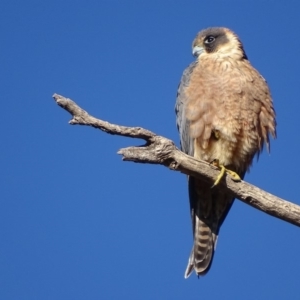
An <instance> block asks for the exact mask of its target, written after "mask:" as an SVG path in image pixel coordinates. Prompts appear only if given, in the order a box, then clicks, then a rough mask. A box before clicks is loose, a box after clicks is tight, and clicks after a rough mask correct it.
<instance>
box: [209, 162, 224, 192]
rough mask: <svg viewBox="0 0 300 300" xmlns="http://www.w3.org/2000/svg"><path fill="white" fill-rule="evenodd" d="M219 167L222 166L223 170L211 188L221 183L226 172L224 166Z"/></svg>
mask: <svg viewBox="0 0 300 300" xmlns="http://www.w3.org/2000/svg"><path fill="white" fill-rule="evenodd" d="M218 167H219V168H221V171H220V174H219V175H218V177H217V179H216V181H215V182H214V184H213V185H212V187H211V188H213V187H215V186H216V185H218V184H219V183H220V181H221V179H222V178H223V176H224V174H225V172H226V169H225V167H224V166H218Z"/></svg>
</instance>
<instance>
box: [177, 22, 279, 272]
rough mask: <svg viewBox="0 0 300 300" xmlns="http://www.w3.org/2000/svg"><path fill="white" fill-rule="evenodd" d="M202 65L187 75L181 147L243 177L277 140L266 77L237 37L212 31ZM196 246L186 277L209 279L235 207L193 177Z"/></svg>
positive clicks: (197, 49)
mask: <svg viewBox="0 0 300 300" xmlns="http://www.w3.org/2000/svg"><path fill="white" fill-rule="evenodd" d="M193 53H194V54H196V56H197V60H196V62H194V63H192V64H191V65H190V66H189V67H188V68H187V69H186V70H185V72H184V74H183V77H182V79H181V83H180V85H179V89H178V95H177V102H176V113H177V126H178V129H179V133H180V140H181V147H182V150H183V151H184V152H186V153H187V154H189V155H192V156H194V157H195V158H197V159H200V160H205V161H207V162H212V161H213V160H215V159H217V160H218V161H219V163H220V164H221V165H223V166H225V167H226V168H228V169H230V170H232V171H234V172H236V173H237V174H239V175H240V177H241V178H243V177H244V175H245V172H246V171H247V170H249V167H250V166H251V162H252V159H253V157H254V156H255V154H259V153H260V152H261V151H262V149H263V145H264V143H265V144H266V145H267V147H268V149H269V135H270V134H271V135H272V136H273V137H276V128H275V127H276V121H275V111H274V108H273V104H272V98H271V94H270V91H269V88H268V85H267V83H266V81H265V80H264V78H263V77H262V76H261V75H260V74H259V73H258V71H257V70H256V69H254V68H253V67H252V66H251V64H250V62H249V60H248V58H247V56H246V53H245V51H244V49H243V45H242V43H241V42H240V40H239V38H238V37H237V35H236V34H235V33H233V32H232V31H231V30H229V29H227V28H208V29H205V30H203V31H201V32H200V33H199V34H198V35H197V36H196V38H195V40H194V42H193ZM189 197H190V207H191V216H192V223H193V235H194V246H193V248H192V252H191V255H190V258H189V263H188V266H187V269H186V273H185V277H188V276H189V275H190V274H191V272H192V271H193V270H195V272H196V273H197V274H198V275H203V274H205V273H206V272H207V271H208V270H209V268H210V265H211V262H212V258H213V255H214V248H215V245H216V241H217V237H218V233H219V229H220V226H221V225H222V222H223V221H224V219H225V217H226V215H227V213H228V211H229V209H230V207H231V205H232V203H233V200H234V198H233V196H232V195H231V194H230V192H227V193H224V192H222V193H221V192H220V191H219V187H218V186H216V187H214V188H213V189H212V188H211V184H207V183H205V182H202V181H201V180H198V179H196V178H193V177H190V178H189Z"/></svg>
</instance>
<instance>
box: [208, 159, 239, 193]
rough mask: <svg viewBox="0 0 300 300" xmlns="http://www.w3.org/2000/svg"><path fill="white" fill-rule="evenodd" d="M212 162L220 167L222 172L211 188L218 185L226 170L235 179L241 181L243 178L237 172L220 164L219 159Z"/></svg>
mask: <svg viewBox="0 0 300 300" xmlns="http://www.w3.org/2000/svg"><path fill="white" fill-rule="evenodd" d="M211 164H212V165H213V166H215V167H218V168H219V169H220V174H219V175H218V177H217V179H216V180H215V182H214V184H213V185H212V187H211V188H213V187H215V186H216V185H218V184H219V183H220V181H221V179H222V178H223V177H224V174H225V172H226V173H227V174H229V175H230V176H231V179H232V180H233V181H241V180H242V179H241V177H240V176H239V175H238V174H237V173H236V172H234V171H231V170H229V169H226V168H225V167H224V166H223V165H220V164H219V160H218V159H214V160H213V161H212V162H211Z"/></svg>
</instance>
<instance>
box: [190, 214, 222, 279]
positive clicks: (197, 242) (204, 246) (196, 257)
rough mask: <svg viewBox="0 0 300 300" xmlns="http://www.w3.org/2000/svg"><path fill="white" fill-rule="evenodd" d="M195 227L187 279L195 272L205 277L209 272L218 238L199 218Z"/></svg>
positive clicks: (196, 219)
mask: <svg viewBox="0 0 300 300" xmlns="http://www.w3.org/2000/svg"><path fill="white" fill-rule="evenodd" d="M194 226H195V227H194V245H193V248H192V251H191V254H190V257H189V261H188V265H187V268H186V270H185V274H184V277H185V278H188V277H189V276H190V275H191V273H192V272H193V270H195V272H196V273H197V274H198V275H204V274H206V272H208V270H209V268H210V266H211V263H212V260H213V256H214V251H215V245H216V242H217V237H218V236H217V235H215V234H214V233H213V232H212V231H211V228H209V226H207V225H206V224H205V223H204V222H203V221H201V220H200V219H199V218H198V217H197V216H196V218H195V223H194Z"/></svg>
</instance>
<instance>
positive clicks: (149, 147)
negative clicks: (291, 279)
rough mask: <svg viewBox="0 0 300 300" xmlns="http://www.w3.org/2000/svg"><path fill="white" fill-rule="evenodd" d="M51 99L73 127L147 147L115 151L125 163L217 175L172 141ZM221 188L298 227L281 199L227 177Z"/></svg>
mask: <svg viewBox="0 0 300 300" xmlns="http://www.w3.org/2000/svg"><path fill="white" fill-rule="evenodd" d="M53 98H54V100H55V101H56V103H57V104H58V105H59V106H60V107H62V108H63V109H65V110H66V111H68V112H69V113H70V114H71V115H72V116H73V118H72V120H71V121H70V122H69V123H70V124H72V125H87V126H92V127H94V128H97V129H100V130H102V131H104V132H106V133H109V134H114V135H121V136H126V137H131V138H139V139H143V140H145V141H146V144H145V145H143V146H140V147H128V148H123V149H120V150H119V151H118V154H121V155H122V158H123V160H125V161H133V162H136V163H149V164H160V165H164V166H166V167H168V168H170V169H171V170H174V171H180V172H181V173H184V174H186V175H192V176H194V177H197V178H200V179H202V180H205V181H207V182H210V183H213V182H214V180H215V178H216V177H217V175H218V174H219V170H218V169H217V168H216V167H214V166H212V165H211V164H208V163H207V162H204V161H199V160H196V159H194V158H193V157H191V156H188V155H186V154H184V153H183V152H181V151H180V150H179V149H178V148H177V147H176V146H175V144H174V143H173V142H172V141H171V140H169V139H167V138H165V137H162V136H158V135H156V134H155V133H153V132H151V131H149V130H146V129H143V128H141V127H125V126H119V125H115V124H111V123H109V122H106V121H103V120H100V119H97V118H94V117H92V116H91V115H89V114H88V113H87V112H86V111H85V110H83V109H82V108H80V107H79V106H78V105H77V104H76V103H75V102H74V101H72V100H70V99H68V98H65V97H63V96H60V95H57V94H54V95H53ZM220 185H221V186H222V188H224V189H227V190H228V189H229V190H230V191H231V192H232V194H233V195H234V196H235V197H236V198H237V199H239V200H241V201H243V202H244V203H246V204H249V205H251V206H253V207H254V208H257V209H259V210H261V211H263V212H265V213H267V214H269V215H271V216H273V217H276V218H279V219H281V220H284V221H286V222H289V223H291V224H294V225H296V226H300V206H298V205H296V204H293V203H291V202H288V201H286V200H283V199H280V198H279V197H276V196H274V195H272V194H270V193H268V192H265V191H263V190H261V189H259V188H258V187H256V186H253V185H251V184H249V183H247V182H245V181H240V182H234V181H233V180H232V179H231V177H230V176H226V177H225V178H224V180H223V181H222V182H221V183H220Z"/></svg>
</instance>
